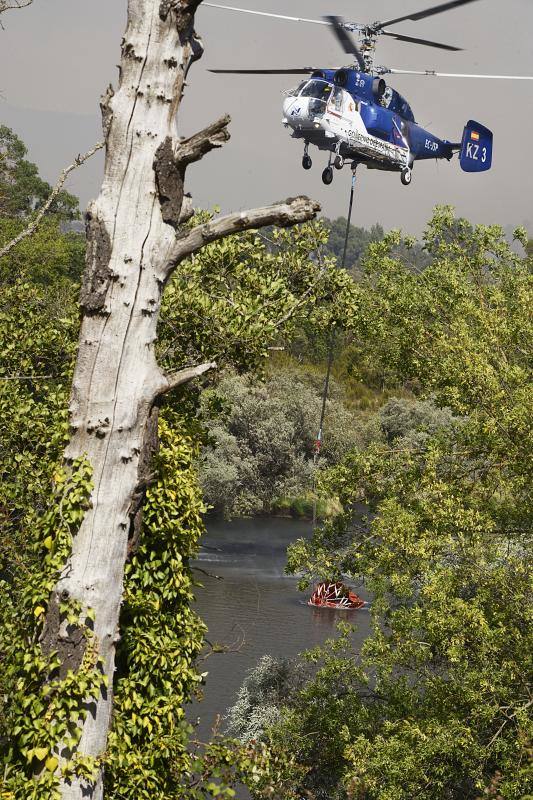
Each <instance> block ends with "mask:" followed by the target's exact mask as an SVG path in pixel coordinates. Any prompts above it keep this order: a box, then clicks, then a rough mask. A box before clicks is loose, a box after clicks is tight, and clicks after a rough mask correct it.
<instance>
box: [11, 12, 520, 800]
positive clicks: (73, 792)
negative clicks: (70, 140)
mask: <svg viewBox="0 0 533 800" xmlns="http://www.w3.org/2000/svg"><path fill="white" fill-rule="evenodd" d="M200 3H201V0H162V2H160V3H159V2H157V3H155V2H152V1H151V0H150V2H148V0H128V3H127V12H128V13H127V23H126V30H125V33H124V38H123V40H122V42H121V44H120V67H119V73H118V78H117V81H116V86H115V87H113V86H112V85H108V87H107V89H105V91H104V93H103V95H102V97H101V102H100V109H101V113H102V133H103V139H102V141H100V142H98V143H96V144H95V145H94V146H93V148H92V149H91V150H90V151H88V152H87V153H86V154H85V155H79V156H77V157H76V158H75V159H74V161H73V163H72V165H71V166H69V167H67V168H65V169H64V170H63V172H62V173H61V176H60V178H59V180H58V183H57V184H56V185H55V186H51V185H50V184H49V183H48V182H47V181H45V180H44V179H43V178H42V177H41V175H40V174H39V169H38V167H37V166H36V165H35V164H34V163H32V160H31V159H30V157H29V156H28V150H27V147H26V144H25V143H24V141H23V140H22V138H20V136H19V135H18V134H17V131H15V130H13V129H11V128H10V127H8V126H6V125H0V286H1V293H0V351H1V353H2V357H1V359H0V474H1V482H0V523H1V529H2V536H1V538H0V591H1V598H2V603H1V606H0V659H1V670H0V753H1V759H2V772H1V776H2V777H1V779H0V780H1V791H0V796H1V798H2V800H209V798H228V799H229V798H234V797H235V798H239V800H240V799H241V798H244V797H245V798H250V797H251V798H252V800H267V799H268V798H272V800H304V798H305V800H414V798H417V799H419V800H533V741H532V715H531V706H532V703H533V700H532V687H531V675H532V666H533V664H532V653H533V646H532V645H533V637H532V628H531V621H532V620H531V612H532V607H533V605H532V593H531V554H532V550H531V531H532V524H531V523H532V519H531V509H532V496H531V485H532V483H531V463H532V459H531V453H532V447H531V444H532V430H533V425H532V422H533V420H532V403H531V398H532V396H533V392H532V370H531V355H532V339H533V320H532V316H531V308H532V299H533V298H532V295H533V277H532V264H533V239H531V238H530V234H528V231H527V230H526V229H525V228H524V227H523V226H517V227H516V228H514V230H513V232H512V234H511V235H509V230H508V228H507V227H506V228H505V229H504V227H502V226H499V225H496V224H473V223H472V222H470V221H469V220H468V219H466V218H464V217H463V216H461V215H457V214H456V212H455V210H454V209H453V208H452V207H451V206H450V205H440V206H437V207H435V208H434V209H433V211H432V213H431V214H430V215H429V219H428V220H427V222H426V224H425V229H424V232H423V234H421V235H420V237H419V238H418V239H417V238H414V237H413V236H410V235H406V234H404V233H403V232H402V231H401V230H397V229H393V230H385V228H384V227H383V226H382V225H381V224H380V223H379V221H376V223H375V224H374V225H373V226H372V227H371V228H370V229H365V228H360V227H356V226H353V225H348V220H346V219H344V218H342V217H339V218H337V219H329V218H328V217H327V216H321V215H320V212H321V208H320V206H319V204H318V203H317V202H316V201H315V200H313V199H310V198H308V197H306V196H304V195H303V194H300V195H298V196H296V197H292V196H291V197H288V198H286V199H283V200H278V201H277V202H274V203H272V204H270V205H266V206H260V207H257V208H253V209H247V210H243V209H242V208H239V210H237V211H233V212H228V213H223V214H220V212H219V210H218V209H217V208H202V207H199V206H200V205H201V204H195V202H194V200H193V198H192V196H191V195H190V193H189V192H188V191H186V190H187V189H188V180H187V170H188V169H189V168H190V167H191V166H192V165H194V164H196V163H197V162H199V161H200V160H201V159H203V158H204V157H209V158H210V159H211V158H213V157H214V156H213V155H212V151H216V150H217V149H219V148H220V147H222V146H223V145H225V143H226V142H227V141H228V139H229V136H230V133H229V125H230V118H229V116H228V115H227V114H225V115H223V116H221V117H220V118H219V119H217V120H215V121H213V122H211V123H209V124H208V125H206V127H204V128H203V129H201V130H198V131H197V132H196V133H193V134H192V135H189V136H187V137H183V136H178V127H177V118H178V117H179V116H180V114H181V113H182V112H181V110H180V104H181V101H182V98H183V96H184V92H185V89H186V86H187V81H188V72H189V69H190V68H191V66H193V65H194V62H196V61H197V60H198V59H199V58H200V57H201V55H202V52H203V44H202V40H201V38H200V37H199V36H198V35H197V34H196V32H195V28H194V24H195V12H196V11H197V8H198V6H199V5H200ZM30 5H32V0H0V15H3V14H4V12H6V11H13V12H14V13H17V14H20V15H23V14H25V13H28V12H25V11H22V9H23V8H25V7H26V6H30ZM446 5H448V4H446ZM451 5H457V4H456V3H453V4H451ZM16 9H18V11H15V10H16ZM332 19H335V18H332ZM338 27H339V26H338V25H337V28H338ZM474 124H475V123H474ZM179 130H180V131H181V130H182V128H181V127H180V128H179ZM476 135H478V136H479V134H476ZM100 149H102V150H105V159H104V161H103V178H102V183H101V188H100V192H99V194H98V195H97V197H96V198H95V199H94V200H92V201H91V202H90V203H89V205H88V207H87V209H80V204H79V201H78V199H77V198H76V197H75V196H74V195H73V194H71V193H70V192H67V191H65V189H64V182H65V180H66V178H67V176H68V175H69V174H70V172H71V171H72V170H74V169H77V168H78V167H79V166H80V165H81V164H82V163H84V162H85V161H86V160H88V159H90V158H91V157H92V155H93V154H94V153H95V152H96V151H97V150H100ZM407 155H408V153H407ZM345 237H346V238H345ZM344 251H346V261H345V265H344V267H343V266H342V262H343V253H344ZM330 372H331V375H330ZM326 374H327V375H328V376H330V378H331V380H329V379H327V378H325V376H326ZM322 422H323V426H322V424H321V423H322ZM319 427H320V428H322V430H321V431H320V432H319ZM318 442H320V446H319V445H318ZM265 518H266V519H272V520H276V521H279V520H284V522H286V521H287V520H290V521H291V524H293V525H298V526H299V527H298V528H297V529H298V530H300V531H301V532H305V535H303V534H302V535H301V536H295V537H294V539H293V540H292V541H291V542H290V544H289V547H288V549H287V551H286V555H284V569H285V572H284V575H283V581H284V583H285V586H286V587H289V588H288V590H287V591H290V592H292V594H293V595H294V596H293V597H291V603H292V608H293V610H294V609H296V612H295V613H299V612H301V619H302V620H303V619H304V615H309V614H311V613H315V609H309V608H307V607H306V599H307V598H308V597H309V595H310V593H311V591H312V590H313V587H316V586H317V584H320V583H321V582H326V583H328V582H338V583H341V582H342V583H343V582H346V583H347V584H349V585H350V586H357V587H363V588H364V592H365V597H368V598H369V599H368V601H367V602H366V603H364V605H365V611H364V613H365V614H366V615H367V616H366V617H365V619H366V620H367V621H368V624H367V629H366V632H365V635H364V637H363V638H361V637H359V638H356V633H357V632H358V626H359V627H360V626H361V624H362V623H361V621H360V620H361V619H362V617H357V616H354V617H353V618H352V619H353V624H350V623H349V622H348V621H347V620H346V619H345V618H342V621H341V622H339V623H338V624H337V625H335V626H334V627H333V626H332V627H331V629H330V631H329V633H328V635H327V637H326V636H324V635H322V636H320V637H316V638H315V639H313V646H312V647H309V648H307V649H303V650H302V652H300V653H299V654H298V655H297V656H294V657H293V656H291V657H290V658H289V657H288V658H284V657H280V656H279V654H276V653H273V652H265V650H264V649H263V650H262V651H261V652H262V657H261V658H260V659H258V661H257V663H255V664H253V666H252V668H251V669H249V670H248V671H247V672H246V674H242V682H241V684H240V688H239V690H238V692H237V694H236V696H234V697H233V698H232V702H231V705H230V707H229V708H226V709H223V717H222V718H221V719H219V720H218V721H217V723H216V724H215V726H214V727H213V729H212V731H211V733H210V734H208V735H207V734H205V733H204V732H203V731H202V728H201V725H200V722H198V721H195V718H194V713H193V711H191V709H193V710H195V709H197V708H201V704H202V698H205V697H206V693H207V690H208V687H209V682H210V677H211V674H212V673H214V667H212V666H211V665H212V664H214V660H215V659H214V658H211V657H212V656H213V657H214V656H217V657H220V658H227V659H232V658H234V659H235V660H233V661H230V662H229V663H230V664H231V666H230V667H229V669H234V670H235V672H238V665H239V661H238V658H235V657H237V656H239V655H240V652H239V650H240V648H244V647H245V645H246V636H245V635H244V636H243V638H242V641H241V643H240V644H239V645H238V646H237V647H233V646H232V645H231V643H227V642H219V641H218V640H217V639H216V635H217V634H216V631H214V632H212V631H211V630H208V629H207V626H206V623H205V621H204V620H203V619H202V617H201V615H200V614H199V613H198V608H199V605H198V598H199V596H200V595H201V593H202V591H204V589H203V587H202V580H201V577H200V576H201V575H202V573H204V577H206V578H209V579H210V580H214V581H215V582H218V583H217V584H216V585H215V588H214V589H213V592H214V593H215V596H216V597H217V598H220V602H221V603H222V602H223V599H224V593H225V591H226V589H225V586H224V582H223V579H221V580H219V578H220V576H217V575H213V574H210V572H209V571H208V570H204V569H203V568H202V567H201V566H200V565H201V563H202V562H201V561H199V560H198V559H199V556H200V554H201V553H202V550H203V549H204V552H205V542H206V540H207V535H208V533H209V531H210V526H211V525H212V524H214V523H215V522H216V524H218V525H219V526H220V525H223V526H230V525H231V520H238V521H243V520H245V521H247V522H246V524H248V522H250V523H252V522H254V521H256V520H259V519H265ZM295 520H298V522H296V521H295ZM218 529H219V530H220V527H219V528H218ZM294 529H295V530H296V528H294ZM213 530H216V527H214V528H213ZM227 530H233V529H232V528H227ZM241 530H242V528H241ZM209 541H211V539H210V540H209ZM232 544H233V546H234V552H235V553H237V554H238V553H239V549H238V545H239V542H237V541H235V542H233V543H232ZM268 544H269V542H267V541H265V542H264V545H265V547H267V546H268ZM213 549H214V551H215V554H217V553H218V552H219V551H218V550H217V548H216V546H215V547H214V548H213ZM235 569H236V570H237V571H239V570H242V565H241V564H239V562H238V556H237V558H236V567H235ZM279 583H281V579H280V581H279ZM211 585H213V584H211ZM258 585H259V584H257V586H258ZM361 591H363V589H361ZM217 592H218V593H219V594H216V593H217ZM298 594H299V597H297V596H298ZM260 601H261V596H260V591H259V588H258V589H257V597H256V604H257V610H259V607H260ZM335 613H336V612H335ZM357 613H359V612H357ZM361 613H363V612H362V611H361ZM306 618H307V617H306ZM275 624H279V622H278V623H276V621H274V622H273V625H275ZM298 624H303V623H301V622H300V621H299V623H298ZM322 630H324V628H322ZM245 633H246V632H245ZM276 633H277V631H276V630H274V635H275V634H276ZM288 635H289V636H290V635H291V632H290V631H289V632H288ZM200 713H201V712H200Z"/></svg>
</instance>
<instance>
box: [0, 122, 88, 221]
mask: <svg viewBox="0 0 533 800" xmlns="http://www.w3.org/2000/svg"><path fill="white" fill-rule="evenodd" d="M26 154H27V149H26V145H25V144H24V142H22V141H21V140H20V139H19V137H18V136H17V135H16V133H14V132H13V131H12V130H10V128H7V127H6V126H5V125H0V215H1V216H8V217H25V216H28V215H29V214H31V213H32V212H33V211H35V210H36V209H38V208H39V207H40V206H42V205H44V203H45V202H46V200H47V199H48V197H49V196H50V194H51V192H52V187H51V186H50V185H49V184H48V183H46V181H43V179H42V178H41V177H40V176H39V171H38V169H37V167H36V166H35V164H32V163H31V161H27V160H26V158H25V156H26ZM50 212H51V213H52V214H57V215H59V216H60V217H62V218H63V219H74V218H75V217H77V216H78V213H79V212H78V200H77V199H76V198H75V197H73V196H72V195H71V194H69V193H68V192H65V191H62V192H60V193H59V195H58V196H57V198H56V200H55V201H54V203H53V204H52V207H51V209H50Z"/></svg>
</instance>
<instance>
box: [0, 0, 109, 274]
mask: <svg viewBox="0 0 533 800" xmlns="http://www.w3.org/2000/svg"><path fill="white" fill-rule="evenodd" d="M0 2H1V0H0ZM0 13H1V7H0ZM103 146H104V142H98V143H97V144H95V146H94V147H92V148H91V149H90V150H88V151H87V153H85V155H83V156H82V155H78V156H77V157H76V158H75V159H74V162H73V163H72V164H70V166H68V167H65V169H64V170H63V171H62V172H61V174H60V176H59V179H58V181H57V183H56V185H55V186H54V188H53V189H52V193H51V194H50V197H49V198H48V200H47V201H46V203H45V204H44V206H43V207H42V208H41V209H39V213H38V214H37V216H36V217H35V219H34V220H32V222H30V224H29V225H28V227H27V228H24V230H23V231H21V232H20V233H19V234H18V235H17V236H15V238H14V239H12V240H11V241H10V242H8V243H7V244H6V245H4V247H2V249H0V258H3V257H4V256H5V255H7V254H8V253H9V251H10V250H12V249H13V248H14V247H16V246H17V245H18V244H19V243H20V242H22V241H23V240H24V239H27V237H28V236H31V235H32V233H34V232H35V231H36V230H37V228H38V227H39V225H40V223H41V221H42V218H43V217H44V215H45V214H46V212H47V211H48V210H49V208H50V206H51V205H52V203H53V202H54V200H55V199H56V197H57V196H58V194H59V192H60V191H61V189H62V188H63V184H64V183H65V181H66V179H67V178H68V176H69V175H70V173H71V172H72V171H73V170H75V169H76V167H79V166H80V165H81V164H83V163H84V162H85V161H87V160H88V159H89V158H90V157H91V156H93V155H94V154H95V153H96V151H97V150H100V149H101V148H102V147H103Z"/></svg>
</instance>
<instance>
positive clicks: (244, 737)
mask: <svg viewBox="0 0 533 800" xmlns="http://www.w3.org/2000/svg"><path fill="white" fill-rule="evenodd" d="M306 677H309V675H308V670H305V668H304V666H303V664H302V663H299V662H297V661H291V660H288V659H278V658H274V657H273V656H269V655H265V656H263V657H262V658H261V659H260V660H259V662H258V663H257V665H256V666H255V667H254V668H253V669H251V670H249V672H248V674H247V676H246V678H245V679H244V681H243V684H242V686H241V688H240V689H239V692H238V695H237V700H236V702H235V704H234V705H233V706H232V707H231V708H230V709H229V713H228V724H227V730H228V732H229V733H230V734H231V735H234V736H236V737H237V738H238V739H239V740H240V741H242V742H249V741H250V740H252V739H253V740H258V739H261V738H262V737H263V736H264V734H265V731H266V730H268V729H269V728H270V727H272V725H273V724H274V723H275V722H277V721H278V720H279V718H280V716H281V707H282V706H283V705H285V704H286V703H287V702H289V701H290V699H291V696H292V695H294V693H295V692H296V691H297V690H298V689H299V688H300V687H301V685H302V684H303V683H304V681H305V678H306Z"/></svg>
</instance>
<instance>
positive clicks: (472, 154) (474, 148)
mask: <svg viewBox="0 0 533 800" xmlns="http://www.w3.org/2000/svg"><path fill="white" fill-rule="evenodd" d="M459 147H460V152H459V163H460V164H461V169H462V170H463V172H485V171H486V170H488V169H490V168H491V166H492V131H489V129H488V128H485V126H484V125H480V123H479V122H476V121H475V120H473V119H470V120H468V122H467V123H466V125H465V127H464V131H463V138H462V140H461V144H460V146H458V149H459Z"/></svg>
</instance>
